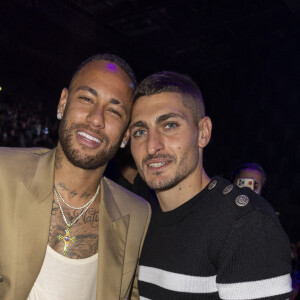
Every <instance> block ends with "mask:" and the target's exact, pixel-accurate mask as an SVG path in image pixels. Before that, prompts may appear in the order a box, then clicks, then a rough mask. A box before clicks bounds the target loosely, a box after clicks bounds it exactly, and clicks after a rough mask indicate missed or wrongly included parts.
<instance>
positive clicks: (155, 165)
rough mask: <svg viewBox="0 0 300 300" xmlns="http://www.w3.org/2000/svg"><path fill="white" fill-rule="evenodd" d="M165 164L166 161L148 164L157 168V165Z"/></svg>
mask: <svg viewBox="0 0 300 300" xmlns="http://www.w3.org/2000/svg"><path fill="white" fill-rule="evenodd" d="M165 164H166V162H159V163H153V164H149V167H151V168H159V167H161V166H163V165H165Z"/></svg>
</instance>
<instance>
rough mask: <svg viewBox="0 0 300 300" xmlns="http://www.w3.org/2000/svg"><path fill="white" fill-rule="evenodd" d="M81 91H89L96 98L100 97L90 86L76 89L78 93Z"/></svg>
mask: <svg viewBox="0 0 300 300" xmlns="http://www.w3.org/2000/svg"><path fill="white" fill-rule="evenodd" d="M79 90H84V91H88V92H90V93H91V94H93V95H94V96H95V97H98V93H97V91H95V90H94V89H92V88H90V87H89V86H86V85H83V86H79V87H78V88H77V89H76V92H77V91H79Z"/></svg>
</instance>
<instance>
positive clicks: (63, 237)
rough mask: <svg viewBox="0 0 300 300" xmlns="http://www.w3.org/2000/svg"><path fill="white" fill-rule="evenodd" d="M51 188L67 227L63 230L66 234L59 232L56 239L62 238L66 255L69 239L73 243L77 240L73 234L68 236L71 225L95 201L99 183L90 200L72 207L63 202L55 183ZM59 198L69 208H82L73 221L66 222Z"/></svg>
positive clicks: (63, 252)
mask: <svg viewBox="0 0 300 300" xmlns="http://www.w3.org/2000/svg"><path fill="white" fill-rule="evenodd" d="M53 190H54V194H55V197H56V200H57V203H58V206H59V209H60V212H61V214H62V217H63V219H64V221H65V223H66V226H67V228H66V230H65V232H66V234H65V235H61V234H59V235H58V236H57V239H58V240H59V241H61V240H63V241H64V243H65V245H64V249H63V251H62V254H63V255H65V256H66V255H67V253H68V247H69V242H70V241H71V242H73V243H76V241H77V239H76V237H75V236H74V237H71V236H70V231H71V227H72V226H73V225H74V224H75V223H76V222H77V221H78V220H79V219H80V217H81V216H82V215H83V214H84V213H85V212H86V211H87V210H88V209H89V207H90V206H91V205H92V203H93V202H94V201H95V199H96V198H97V196H98V194H99V191H100V183H99V185H98V187H97V191H96V193H95V195H94V196H93V197H92V198H91V200H89V201H88V202H87V203H86V204H85V205H83V206H81V207H73V206H71V205H69V204H67V203H66V202H65V200H64V199H63V197H62V196H61V194H60V193H59V191H58V190H57V189H56V187H55V185H54V187H53ZM59 199H61V200H62V201H63V203H65V204H66V205H67V206H68V207H70V208H73V209H83V210H82V212H81V213H80V214H79V215H78V216H77V217H76V219H75V220H74V221H73V222H71V223H68V222H67V218H66V216H65V214H64V211H63V209H62V206H61V204H60V201H59Z"/></svg>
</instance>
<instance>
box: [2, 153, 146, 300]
mask: <svg viewBox="0 0 300 300" xmlns="http://www.w3.org/2000/svg"><path fill="white" fill-rule="evenodd" d="M54 157H55V149H54V150H48V149H43V150H41V149H18V148H16V149H13V148H0V299H1V300H26V299H27V297H28V295H29V293H30V291H31V288H32V286H33V284H34V282H35V280H36V278H37V276H38V274H39V272H40V269H41V267H42V264H43V260H44V257H45V253H46V247H47V242H48V232H49V226H50V216H51V208H52V201H53V177H54ZM101 196H102V198H101V199H102V201H100V207H99V245H98V249H99V250H98V254H99V256H98V284H97V300H100V299H101V300H114V299H127V298H128V299H139V295H138V291H137V270H138V268H137V264H138V260H139V257H140V252H141V248H142V244H143V241H144V238H145V234H146V230H147V228H148V224H149V220H150V215H151V210H150V205H149V204H148V203H147V202H146V201H145V200H143V199H142V198H140V197H138V196H136V195H134V194H132V193H130V192H129V191H127V190H125V189H123V188H122V187H120V186H119V185H117V184H116V183H114V182H112V181H110V180H109V179H106V178H103V179H102V180H101ZM82 284H84V282H82ZM130 296H131V297H130Z"/></svg>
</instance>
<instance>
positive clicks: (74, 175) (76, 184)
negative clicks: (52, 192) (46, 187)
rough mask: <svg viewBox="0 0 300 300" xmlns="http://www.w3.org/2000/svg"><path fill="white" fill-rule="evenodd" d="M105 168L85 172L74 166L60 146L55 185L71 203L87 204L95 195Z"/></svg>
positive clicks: (56, 163)
mask: <svg viewBox="0 0 300 300" xmlns="http://www.w3.org/2000/svg"><path fill="white" fill-rule="evenodd" d="M104 170H105V166H104V167H101V168H99V169H95V170H84V169H81V168H78V167H76V166H74V165H73V164H72V163H70V162H69V160H68V159H67V158H66V156H65V155H64V152H63V151H62V149H61V147H60V145H58V147H57V150H56V157H55V171H54V184H55V186H56V187H57V189H58V190H59V192H60V193H61V194H62V196H63V197H64V199H65V200H66V201H68V202H69V203H77V204H79V203H85V202H86V201H87V200H89V199H91V197H92V196H93V195H94V194H95V192H96V190H97V187H98V184H99V183H100V180H101V177H102V175H103V172H104Z"/></svg>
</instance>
